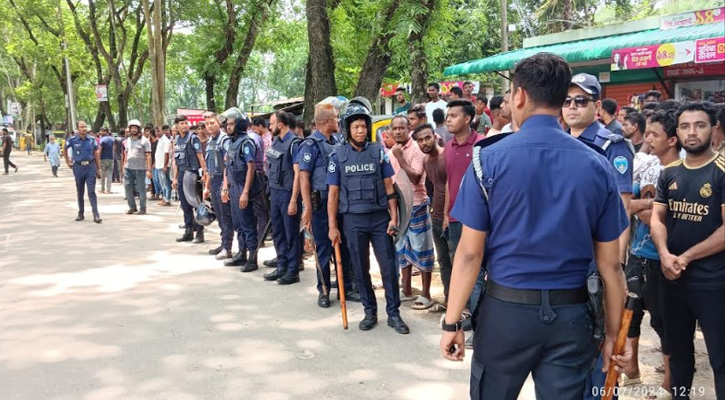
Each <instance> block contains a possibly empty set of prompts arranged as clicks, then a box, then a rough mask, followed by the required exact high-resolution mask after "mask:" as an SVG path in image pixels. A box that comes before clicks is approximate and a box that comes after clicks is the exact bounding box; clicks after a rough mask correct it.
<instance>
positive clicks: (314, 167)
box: [297, 103, 356, 308]
mask: <svg viewBox="0 0 725 400" xmlns="http://www.w3.org/2000/svg"><path fill="white" fill-rule="evenodd" d="M315 126H316V127H317V130H315V131H314V132H313V133H312V134H311V135H310V136H309V137H308V138H307V139H305V140H304V141H303V142H302V144H301V145H300V150H299V152H298V154H297V156H298V157H297V162H298V164H299V168H300V193H301V195H302V203H303V212H302V225H303V226H304V227H306V228H307V230H308V231H311V232H312V234H313V236H314V239H315V248H316V250H317V260H318V261H319V267H320V271H321V275H322V276H318V277H317V291H318V292H319V295H318V298H317V305H318V306H320V307H322V308H328V307H330V294H329V289H330V257H331V256H332V243H330V238H329V237H328V230H327V228H328V220H327V183H326V178H327V166H328V165H329V164H330V154H331V153H332V152H333V151H334V149H335V148H336V147H337V146H339V144H338V143H337V140H336V139H335V138H334V136H333V134H334V133H335V132H337V131H338V123H337V112H336V110H335V107H334V106H333V105H332V104H329V103H328V104H318V105H317V106H316V107H315ZM344 249H345V250H347V248H346V247H345V248H344ZM348 260H349V257H348ZM343 264H344V265H346V266H347V268H343V272H344V273H345V277H344V281H345V297H346V299H352V298H354V297H356V295H355V294H354V293H353V289H352V274H351V272H352V269H351V267H350V265H349V261H346V260H345V257H344V256H343ZM318 275H319V274H318ZM323 286H324V288H327V290H323ZM325 292H326V293H325Z"/></svg>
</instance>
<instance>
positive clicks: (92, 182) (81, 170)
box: [63, 121, 102, 224]
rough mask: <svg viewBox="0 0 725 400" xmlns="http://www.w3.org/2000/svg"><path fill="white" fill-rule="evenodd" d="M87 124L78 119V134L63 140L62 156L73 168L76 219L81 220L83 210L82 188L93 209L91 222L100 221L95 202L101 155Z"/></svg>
mask: <svg viewBox="0 0 725 400" xmlns="http://www.w3.org/2000/svg"><path fill="white" fill-rule="evenodd" d="M87 129H88V125H87V124H86V123H85V121H78V136H74V137H72V138H70V139H68V140H67V141H66V142H65V149H64V150H63V157H64V158H65V163H66V164H67V165H68V168H71V169H73V176H74V177H75V179H76V194H77V197H78V216H77V217H76V221H83V218H84V217H83V211H84V208H83V206H84V200H83V195H84V190H86V189H87V190H88V201H90V203H91V209H92V210H93V222H95V223H97V224H100V223H101V222H102V220H101V217H100V215H99V214H98V204H97V203H96V178H97V177H98V171H99V170H100V167H101V157H100V152H99V151H98V143H96V139H95V138H94V137H92V136H88V134H87ZM68 149H71V151H72V153H73V154H72V157H73V163H72V164H71V160H70V159H69V158H68Z"/></svg>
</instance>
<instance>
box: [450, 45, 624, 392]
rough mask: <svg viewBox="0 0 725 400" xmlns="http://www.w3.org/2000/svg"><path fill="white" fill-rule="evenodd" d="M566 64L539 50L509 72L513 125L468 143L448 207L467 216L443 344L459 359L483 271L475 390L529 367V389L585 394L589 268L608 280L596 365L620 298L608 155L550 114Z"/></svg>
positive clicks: (590, 341)
mask: <svg viewBox="0 0 725 400" xmlns="http://www.w3.org/2000/svg"><path fill="white" fill-rule="evenodd" d="M570 81H571V70H570V68H569V65H568V64H567V63H566V61H564V60H563V59H562V58H560V57H559V56H555V55H552V54H548V53H540V54H537V55H534V56H532V57H529V58H526V59H524V60H522V61H521V62H520V63H519V64H518V65H517V66H516V70H515V73H514V80H513V93H512V101H511V108H512V115H513V120H514V121H515V122H516V125H517V126H519V127H520V130H519V131H518V133H516V134H501V135H498V136H496V137H495V138H492V139H487V140H485V141H482V143H479V145H478V146H477V147H476V148H474V154H473V160H472V162H471V167H469V168H468V171H467V172H466V174H465V176H464V178H463V182H462V184H461V189H460V192H459V194H458V197H457V199H456V204H455V206H454V207H453V210H452V211H451V215H452V216H453V217H455V218H456V219H458V220H459V221H460V222H461V223H462V224H463V225H464V226H463V232H462V235H461V240H460V244H459V246H458V250H457V253H456V258H455V260H454V265H453V273H452V276H451V285H450V293H449V300H448V310H447V313H446V316H445V319H444V321H443V324H442V328H443V330H444V333H443V337H442V339H441V343H440V345H441V353H442V355H443V357H444V358H446V359H449V360H452V361H462V360H463V357H464V353H465V347H464V334H463V330H462V329H461V312H462V310H463V308H464V307H465V305H466V300H467V299H468V297H469V295H470V292H471V289H472V288H473V285H474V283H475V281H476V279H477V276H478V273H479V270H480V268H481V261H482V259H483V256H484V253H485V255H486V260H487V262H486V269H487V271H488V279H487V282H486V291H485V295H484V296H483V299H482V300H481V301H480V303H479V305H478V309H477V311H476V314H477V315H476V322H477V329H476V330H475V335H474V338H473V341H474V358H473V361H472V364H471V369H472V370H471V387H470V394H471V398H472V399H476V400H478V399H501V400H507V399H511V400H513V399H516V398H517V397H518V394H519V391H520V390H521V387H522V385H523V383H524V381H525V380H526V378H527V376H528V375H529V373H532V372H533V377H534V383H535V385H536V395H537V398H542V399H561V400H569V399H571V400H573V399H581V398H582V393H583V392H584V388H585V385H586V378H587V375H588V373H589V371H590V368H591V365H592V361H593V360H594V355H595V351H596V345H595V343H594V337H593V327H592V316H591V315H590V311H589V309H588V306H587V304H586V303H587V300H588V292H587V288H586V280H587V272H588V268H589V263H590V260H592V259H593V258H594V255H595V254H596V262H597V265H598V268H599V272H600V274H601V277H602V279H603V281H604V283H605V285H606V288H607V290H606V291H605V304H606V305H607V313H606V324H607V330H606V339H605V342H604V346H603V349H602V352H603V353H604V354H605V355H606V357H605V360H606V362H605V365H604V367H605V368H606V367H608V363H609V362H610V361H611V360H613V361H615V362H616V364H617V366H618V367H620V368H624V367H625V366H626V364H627V362H628V360H629V358H631V348H630V349H629V350H628V351H627V352H626V353H625V355H624V356H616V357H612V349H613V346H614V343H615V341H616V337H617V334H618V332H619V327H620V318H621V315H622V309H623V307H624V299H625V289H624V276H623V274H622V269H621V266H620V263H619V254H618V252H619V243H618V238H619V236H620V234H621V233H622V231H623V230H625V229H626V228H627V225H628V221H627V217H626V212H625V210H624V207H623V206H622V202H621V200H620V199H619V196H618V192H617V190H616V185H615V176H614V171H613V170H612V168H610V167H609V165H608V162H607V160H606V159H605V158H604V157H603V156H601V155H599V154H598V153H597V152H595V151H592V149H590V148H589V147H588V146H586V145H585V144H584V143H581V142H580V141H578V140H576V139H574V138H572V137H571V136H570V135H567V134H566V132H564V131H563V130H562V129H561V127H560V125H559V123H558V121H557V116H558V115H559V114H560V112H561V105H562V103H564V100H565V99H566V97H567V85H568V84H569V82H570Z"/></svg>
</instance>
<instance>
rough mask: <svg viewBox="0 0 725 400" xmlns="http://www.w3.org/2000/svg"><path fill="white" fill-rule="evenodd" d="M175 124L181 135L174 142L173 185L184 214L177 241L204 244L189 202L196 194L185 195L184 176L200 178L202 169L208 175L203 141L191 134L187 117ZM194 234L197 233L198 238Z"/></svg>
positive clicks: (182, 116) (201, 229) (202, 231)
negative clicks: (180, 233) (181, 232)
mask: <svg viewBox="0 0 725 400" xmlns="http://www.w3.org/2000/svg"><path fill="white" fill-rule="evenodd" d="M174 122H175V123H176V127H177V129H178V130H179V135H178V136H177V137H176V140H175V142H174V161H173V169H174V179H173V180H172V181H171V184H172V186H173V188H174V189H175V190H178V191H179V200H180V201H181V210H182V211H183V212H184V234H183V235H182V236H181V237H178V238H176V241H177V242H191V241H193V242H194V243H203V242H204V227H203V226H201V225H199V224H197V223H196V221H194V209H193V207H192V206H191V204H189V202H188V200H187V196H188V197H192V196H195V195H196V193H185V189H184V174H186V173H189V174H194V175H195V176H196V177H197V178H198V176H199V169H200V168H201V170H202V174H204V175H206V162H205V161H204V155H203V154H202V151H201V141H200V140H199V137H197V136H196V134H195V133H193V132H189V120H188V119H187V117H186V115H178V116H176V119H175V120H174ZM194 232H196V237H195V236H194Z"/></svg>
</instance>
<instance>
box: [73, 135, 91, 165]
mask: <svg viewBox="0 0 725 400" xmlns="http://www.w3.org/2000/svg"><path fill="white" fill-rule="evenodd" d="M68 147H71V148H72V149H73V161H75V162H79V161H93V159H94V158H95V157H94V154H93V153H94V152H95V151H96V150H97V149H98V143H96V139H95V138H94V137H92V136H90V135H86V138H85V139H83V138H81V136H80V135H78V136H74V137H72V138H70V139H68V140H67V141H66V142H65V151H68Z"/></svg>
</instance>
